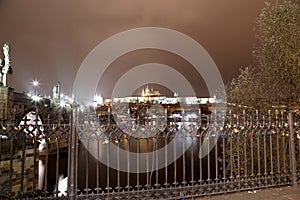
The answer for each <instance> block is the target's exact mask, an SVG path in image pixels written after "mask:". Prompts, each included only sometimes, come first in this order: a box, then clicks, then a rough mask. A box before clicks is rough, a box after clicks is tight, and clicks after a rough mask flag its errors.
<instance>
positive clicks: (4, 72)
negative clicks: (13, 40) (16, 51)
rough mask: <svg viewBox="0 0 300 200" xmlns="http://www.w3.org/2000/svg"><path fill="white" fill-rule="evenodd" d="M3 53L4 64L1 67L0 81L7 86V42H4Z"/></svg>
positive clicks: (8, 60) (8, 63)
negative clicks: (0, 76) (0, 77)
mask: <svg viewBox="0 0 300 200" xmlns="http://www.w3.org/2000/svg"><path fill="white" fill-rule="evenodd" d="M3 54H4V66H3V68H2V83H3V86H4V87H6V86H7V80H6V78H7V73H8V70H9V67H10V59H9V44H8V43H4V45H3Z"/></svg>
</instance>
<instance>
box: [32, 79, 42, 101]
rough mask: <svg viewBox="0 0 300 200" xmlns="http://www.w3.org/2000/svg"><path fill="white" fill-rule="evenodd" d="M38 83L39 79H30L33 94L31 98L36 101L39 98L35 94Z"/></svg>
mask: <svg viewBox="0 0 300 200" xmlns="http://www.w3.org/2000/svg"><path fill="white" fill-rule="evenodd" d="M39 85H40V83H39V81H37V80H33V81H32V86H33V87H34V94H33V97H32V99H33V100H34V101H38V100H39V97H38V95H37V87H38V86H39Z"/></svg>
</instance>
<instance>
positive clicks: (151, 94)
mask: <svg viewBox="0 0 300 200" xmlns="http://www.w3.org/2000/svg"><path fill="white" fill-rule="evenodd" d="M155 96H156V97H158V96H160V93H159V91H158V90H153V88H151V89H149V86H148V85H147V87H146V89H144V88H143V90H142V97H155Z"/></svg>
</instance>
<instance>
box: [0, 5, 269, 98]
mask: <svg viewBox="0 0 300 200" xmlns="http://www.w3.org/2000/svg"><path fill="white" fill-rule="evenodd" d="M271 2H273V1H271ZM263 7H264V1H263V0H245V1H241V0H148V1H146V0H122V1H121V0H119V1H117V0H51V1H48V0H47V1H46V0H26V1H20V0H1V1H0V24H1V31H0V43H1V45H3V43H4V42H8V43H9V44H10V48H11V53H10V55H11V65H12V67H13V71H14V74H13V85H12V87H14V88H15V91H18V92H22V91H24V92H28V91H29V90H31V89H32V87H31V81H32V80H33V79H38V80H39V81H40V82H41V86H40V88H39V91H40V93H41V94H42V95H44V94H47V95H50V94H51V91H52V87H53V85H54V84H55V83H56V82H57V81H60V82H61V85H62V90H63V91H64V92H65V93H67V94H71V93H72V88H73V82H74V79H75V76H76V72H77V70H78V69H79V67H80V65H81V63H82V62H83V60H84V58H85V57H86V56H87V55H88V53H89V52H90V51H91V50H92V49H93V48H94V47H95V46H96V45H98V44H99V43H100V42H101V41H103V40H105V39H106V38H108V37H110V36H112V35H114V34H117V33H119V32H122V31H125V30H128V29H133V28H139V27H148V26H152V27H164V28H169V29H174V30H176V31H180V32H182V33H184V34H186V35H188V36H190V37H191V38H193V39H194V40H196V41H197V42H199V43H200V44H201V45H202V46H203V47H204V48H205V49H206V51H207V52H208V53H209V54H210V56H211V57H212V58H213V60H214V62H215V63H216V65H217V66H218V68H219V71H220V73H221V75H222V78H223V80H224V83H228V82H229V81H230V80H231V79H232V78H233V77H235V76H236V75H237V74H238V73H239V68H242V67H245V66H247V65H250V64H252V63H253V56H252V49H253V46H254V44H255V42H256V39H255V31H253V29H254V27H255V20H256V18H257V17H258V15H259V13H260V11H261V9H262V8H263ZM0 57H1V58H3V55H2V56H0ZM149 62H157V63H162V64H165V65H169V66H172V67H174V68H175V69H176V70H178V71H179V72H180V73H182V74H183V75H184V76H185V77H186V78H187V79H188V80H189V81H190V83H191V84H192V85H193V86H194V87H196V88H198V90H200V93H201V94H200V95H201V96H207V89H206V88H205V84H204V83H203V80H202V79H201V76H200V75H199V74H197V73H196V74H195V73H194V70H193V67H192V66H191V65H190V64H189V63H188V62H186V61H185V60H183V59H182V58H180V57H178V56H177V55H175V54H172V53H168V52H164V51H161V50H151V49H144V50H138V51H134V52H130V53H128V54H126V55H123V56H121V57H120V58H118V59H117V60H115V62H113V63H112V64H111V66H110V67H109V68H108V70H107V71H106V72H105V74H104V76H103V77H101V80H100V82H99V87H98V88H99V90H100V91H101V93H102V94H103V96H104V97H109V96H110V95H111V90H112V88H113V85H114V83H115V81H116V80H118V78H119V77H120V76H121V75H122V73H125V72H126V70H129V69H130V68H132V67H134V66H136V65H139V64H144V63H149Z"/></svg>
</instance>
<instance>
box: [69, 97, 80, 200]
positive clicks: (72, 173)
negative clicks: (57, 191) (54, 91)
mask: <svg viewBox="0 0 300 200" xmlns="http://www.w3.org/2000/svg"><path fill="white" fill-rule="evenodd" d="M77 107H78V106H77V104H75V103H74V104H72V113H71V133H70V135H69V142H70V143H69V145H70V148H69V156H70V158H69V159H68V162H69V163H68V165H69V169H68V170H69V177H68V195H69V199H71V200H73V199H76V194H77V184H76V180H77V177H76V176H77V174H76V168H77V166H76V164H77V133H76V120H77Z"/></svg>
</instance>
